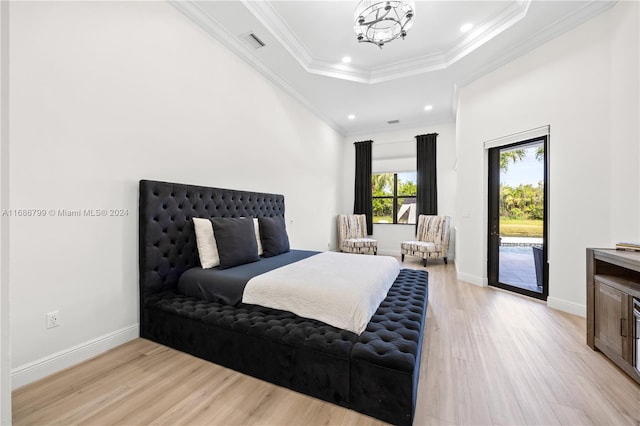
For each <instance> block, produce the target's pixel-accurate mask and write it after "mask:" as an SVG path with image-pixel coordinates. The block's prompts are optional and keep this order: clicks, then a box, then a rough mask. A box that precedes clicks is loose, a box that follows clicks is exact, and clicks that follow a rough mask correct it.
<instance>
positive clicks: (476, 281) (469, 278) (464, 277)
mask: <svg viewBox="0 0 640 426" xmlns="http://www.w3.org/2000/svg"><path fill="white" fill-rule="evenodd" d="M456 274H457V275H458V276H457V278H458V280H459V281H464V282H466V283H469V284H473V285H475V286H478V287H487V286H488V285H489V281H488V280H487V279H486V278H482V277H477V276H475V275H471V274H467V273H464V272H460V271H458V270H456Z"/></svg>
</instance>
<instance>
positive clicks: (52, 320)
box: [47, 311, 60, 328]
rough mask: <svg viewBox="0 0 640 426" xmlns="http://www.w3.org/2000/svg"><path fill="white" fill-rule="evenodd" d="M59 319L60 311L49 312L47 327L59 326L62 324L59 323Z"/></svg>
mask: <svg viewBox="0 0 640 426" xmlns="http://www.w3.org/2000/svg"><path fill="white" fill-rule="evenodd" d="M59 319H60V312H59V311H53V312H49V313H48V314H47V328H53V327H57V326H59V325H60V324H59V323H58V320H59Z"/></svg>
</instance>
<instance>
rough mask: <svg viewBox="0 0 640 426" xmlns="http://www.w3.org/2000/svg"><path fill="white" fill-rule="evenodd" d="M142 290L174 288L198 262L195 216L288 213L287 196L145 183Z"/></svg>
mask: <svg viewBox="0 0 640 426" xmlns="http://www.w3.org/2000/svg"><path fill="white" fill-rule="evenodd" d="M139 207H140V211H139V215H140V216H139V226H140V228H139V250H140V252H139V262H140V290H141V292H140V294H141V301H140V302H141V303H143V302H144V301H143V300H142V298H143V297H144V295H146V294H148V293H156V292H160V291H164V290H170V289H173V288H175V287H176V286H177V284H178V278H179V277H180V275H181V274H182V273H183V272H184V271H186V270H187V269H189V268H192V267H194V266H197V265H198V264H199V259H198V251H197V247H196V239H195V234H194V231H193V222H192V221H191V219H192V218H193V217H205V218H210V217H241V216H244V217H265V216H283V217H284V196H283V195H279V194H265V193H257V192H247V191H235V190H230V189H220V188H208V187H203V186H195V185H184V184H178V183H168V182H158V181H150V180H141V181H140V205H139Z"/></svg>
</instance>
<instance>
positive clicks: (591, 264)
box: [587, 248, 640, 383]
mask: <svg viewBox="0 0 640 426" xmlns="http://www.w3.org/2000/svg"><path fill="white" fill-rule="evenodd" d="M634 298H636V299H637V303H640V252H633V251H621V250H614V249H591V248H589V249H587V344H588V345H589V346H590V347H591V348H592V349H594V350H595V349H597V350H599V351H601V352H602V353H603V354H605V355H606V356H607V357H609V358H610V359H611V360H612V361H613V362H614V363H616V364H617V365H618V366H619V367H620V368H622V369H623V370H624V371H625V372H626V373H627V374H629V375H630V376H631V377H632V378H633V379H634V380H635V381H636V382H638V383H640V374H639V373H638V371H637V370H636V368H635V365H636V362H635V361H634V360H635V359H636V358H637V356H636V353H637V352H638V346H637V344H638V340H637V339H636V338H637V337H640V336H638V333H637V332H636V330H635V329H636V321H635V317H634V314H633V312H634ZM638 309H640V306H636V310H638Z"/></svg>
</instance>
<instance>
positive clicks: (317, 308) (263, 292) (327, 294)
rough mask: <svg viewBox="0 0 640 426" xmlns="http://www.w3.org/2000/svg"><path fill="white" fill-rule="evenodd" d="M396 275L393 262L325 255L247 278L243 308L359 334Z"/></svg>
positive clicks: (398, 266)
mask: <svg viewBox="0 0 640 426" xmlns="http://www.w3.org/2000/svg"><path fill="white" fill-rule="evenodd" d="M399 273H400V265H399V264H398V261H397V260H396V259H395V258H393V257H388V256H366V255H361V254H347V253H334V252H324V253H319V254H317V255H315V256H311V257H309V258H306V259H303V260H300V261H298V262H295V263H292V264H289V265H286V266H283V267H281V268H278V269H274V270H273V271H269V272H266V273H264V274H261V275H258V276H256V277H254V278H252V279H251V280H249V282H248V283H247V285H246V287H245V289H244V294H243V296H242V302H243V303H251V304H255V305H261V306H266V307H268V308H274V309H281V310H284V311H289V312H293V313H294V314H296V315H298V316H301V317H305V318H313V319H316V320H319V321H322V322H325V323H327V324H330V325H333V326H334V327H338V328H342V329H345V330H349V331H353V332H354V333H357V334H360V333H362V332H363V331H364V329H365V328H366V327H367V324H368V323H369V321H370V320H371V317H372V316H373V314H374V313H375V312H376V310H377V309H378V306H380V303H381V302H382V301H383V300H384V299H385V297H386V296H387V292H388V291H389V288H390V287H391V285H392V284H393V282H394V280H395V279H396V277H397V276H398V274H399Z"/></svg>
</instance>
